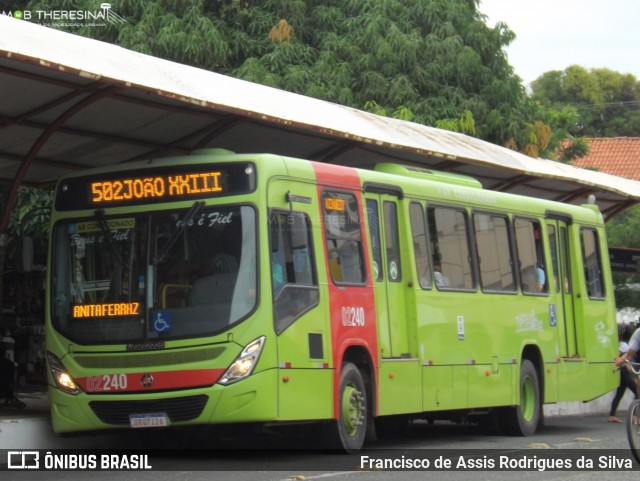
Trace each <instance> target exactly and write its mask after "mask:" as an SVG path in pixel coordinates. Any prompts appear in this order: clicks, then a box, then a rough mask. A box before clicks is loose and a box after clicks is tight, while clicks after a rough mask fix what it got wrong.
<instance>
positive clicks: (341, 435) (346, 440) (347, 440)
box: [328, 363, 367, 452]
mask: <svg viewBox="0 0 640 481" xmlns="http://www.w3.org/2000/svg"><path fill="white" fill-rule="evenodd" d="M338 396H339V398H338V404H339V412H338V419H337V421H334V422H333V423H332V424H331V426H330V429H329V432H328V435H329V439H328V444H329V446H330V447H331V448H335V449H339V450H340V451H345V452H355V451H358V450H359V449H360V448H361V447H362V445H363V444H364V438H365V435H366V431H367V391H366V389H365V385H364V381H363V380H362V374H361V373H360V370H359V369H358V368H357V367H356V366H355V365H354V364H352V363H345V364H344V365H343V366H342V373H341V374H340V387H339V391H338Z"/></svg>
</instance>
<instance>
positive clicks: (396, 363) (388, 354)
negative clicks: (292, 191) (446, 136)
mask: <svg viewBox="0 0 640 481" xmlns="http://www.w3.org/2000/svg"><path fill="white" fill-rule="evenodd" d="M365 198H366V207H367V222H368V230H369V239H370V243H371V250H372V257H373V260H372V263H373V269H372V275H373V277H374V279H373V280H374V285H375V296H376V313H377V327H378V340H379V345H378V347H379V354H380V357H381V361H380V376H379V383H380V392H379V412H380V414H397V413H406V412H417V411H420V410H421V405H422V399H421V396H420V394H419V393H420V389H419V386H420V385H421V377H420V365H419V360H418V359H417V357H416V353H415V352H412V346H411V338H412V335H411V332H412V321H411V319H410V316H409V315H408V314H409V310H408V309H407V302H408V300H409V298H410V295H409V289H408V281H409V275H408V272H407V273H405V272H404V269H403V266H408V265H409V264H408V259H404V258H403V256H407V255H409V252H410V250H409V248H408V245H406V244H407V235H406V232H405V229H404V227H405V224H404V222H402V220H403V218H402V213H401V212H400V208H401V207H402V204H401V202H399V200H398V198H397V197H396V196H393V195H390V194H383V193H380V194H378V193H371V192H370V193H367V194H366V196H365ZM403 263H404V264H403ZM407 271H408V269H407ZM413 350H415V349H413Z"/></svg>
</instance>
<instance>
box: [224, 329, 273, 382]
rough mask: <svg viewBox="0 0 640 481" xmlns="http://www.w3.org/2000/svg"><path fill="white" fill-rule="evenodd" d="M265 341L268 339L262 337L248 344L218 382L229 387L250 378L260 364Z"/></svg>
mask: <svg viewBox="0 0 640 481" xmlns="http://www.w3.org/2000/svg"><path fill="white" fill-rule="evenodd" d="M265 340H266V338H265V337H264V336H262V337H259V338H258V339H256V340H255V341H252V342H250V343H249V344H247V346H246V347H245V348H244V349H243V350H242V352H241V353H240V355H239V356H238V357H237V358H236V360H235V361H233V364H231V366H229V369H227V372H225V373H224V375H223V376H222V377H221V378H220V380H219V381H218V382H219V383H220V384H224V385H227V384H232V383H234V382H236V381H239V380H241V379H244V378H245V377H247V376H249V375H250V374H251V373H252V372H253V369H254V368H255V367H256V364H258V359H260V353H261V352H262V348H263V346H264V342H265Z"/></svg>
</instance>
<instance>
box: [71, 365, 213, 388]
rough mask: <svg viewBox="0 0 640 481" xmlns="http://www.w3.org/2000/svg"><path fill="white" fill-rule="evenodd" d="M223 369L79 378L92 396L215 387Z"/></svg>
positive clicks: (117, 374)
mask: <svg viewBox="0 0 640 481" xmlns="http://www.w3.org/2000/svg"><path fill="white" fill-rule="evenodd" d="M224 372H225V370H224V369H192V370H185V371H146V372H136V373H115V374H114V373H109V374H100V375H97V376H87V377H80V378H76V382H77V383H78V385H79V386H80V387H81V388H82V390H83V391H85V392H88V393H93V394H111V393H117V392H147V391H161V390H170V389H184V388H196V387H204V386H212V385H213V384H215V383H216V382H217V381H218V379H220V377H221V376H222V375H223V374H224Z"/></svg>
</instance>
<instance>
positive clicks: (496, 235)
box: [473, 212, 516, 292]
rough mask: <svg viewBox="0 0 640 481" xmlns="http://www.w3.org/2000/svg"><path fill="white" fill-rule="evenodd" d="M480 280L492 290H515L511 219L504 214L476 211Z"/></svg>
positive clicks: (474, 222)
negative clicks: (510, 234) (510, 231)
mask: <svg viewBox="0 0 640 481" xmlns="http://www.w3.org/2000/svg"><path fill="white" fill-rule="evenodd" d="M473 228H474V233H475V239H476V249H477V252H478V264H479V268H480V269H479V270H480V284H481V286H482V289H484V290H485V291H488V292H515V291H516V278H515V274H514V272H513V259H512V249H511V242H510V238H509V237H510V236H509V220H508V218H507V217H506V216H504V215H497V214H485V213H479V212H476V213H474V214H473Z"/></svg>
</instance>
